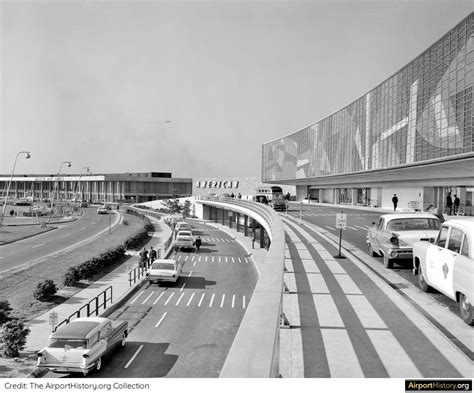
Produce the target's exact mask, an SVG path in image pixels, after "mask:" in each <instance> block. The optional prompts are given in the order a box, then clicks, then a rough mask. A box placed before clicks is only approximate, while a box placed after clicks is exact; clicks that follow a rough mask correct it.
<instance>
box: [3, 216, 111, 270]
mask: <svg viewBox="0 0 474 393" xmlns="http://www.w3.org/2000/svg"><path fill="white" fill-rule="evenodd" d="M83 212H84V214H83V215H82V216H80V217H79V219H77V220H76V221H71V222H67V223H64V224H54V226H56V227H57V229H54V230H52V231H49V232H46V233H43V234H40V235H37V236H33V237H30V238H27V239H24V240H20V241H17V242H14V243H10V244H5V245H3V246H1V247H0V273H3V272H6V271H8V270H10V269H12V268H19V267H21V265H25V264H28V263H32V262H34V261H36V260H40V259H42V258H44V257H46V256H48V255H51V254H54V253H56V252H59V251H62V250H65V249H67V248H69V247H72V246H74V245H75V244H78V243H81V242H83V241H85V240H87V239H90V238H93V237H94V236H96V235H97V234H98V233H100V232H102V231H104V230H106V229H108V227H109V219H110V223H113V222H114V220H116V219H117V215H116V214H97V211H96V209H94V208H86V209H83Z"/></svg>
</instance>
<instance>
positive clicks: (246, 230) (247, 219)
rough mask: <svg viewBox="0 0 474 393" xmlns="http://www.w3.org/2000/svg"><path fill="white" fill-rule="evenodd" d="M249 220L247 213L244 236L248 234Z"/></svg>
mask: <svg viewBox="0 0 474 393" xmlns="http://www.w3.org/2000/svg"><path fill="white" fill-rule="evenodd" d="M248 222H249V217H248V216H247V215H246V216H245V218H244V236H246V237H247V236H248Z"/></svg>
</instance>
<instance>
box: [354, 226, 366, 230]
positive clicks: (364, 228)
mask: <svg viewBox="0 0 474 393" xmlns="http://www.w3.org/2000/svg"><path fill="white" fill-rule="evenodd" d="M354 226H355V227H357V228H360V229H363V230H366V229H367V227H361V226H360V225H354Z"/></svg>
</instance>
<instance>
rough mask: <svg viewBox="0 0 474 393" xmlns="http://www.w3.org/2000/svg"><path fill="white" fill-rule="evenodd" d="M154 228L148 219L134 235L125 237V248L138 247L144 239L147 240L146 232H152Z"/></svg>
mask: <svg viewBox="0 0 474 393" xmlns="http://www.w3.org/2000/svg"><path fill="white" fill-rule="evenodd" d="M147 220H148V219H147ZM154 230H155V229H154V227H153V225H152V224H151V223H150V221H148V223H147V224H146V225H145V227H144V228H143V229H141V230H140V231H139V232H138V233H137V234H136V235H135V236H133V237H131V238H129V239H127V240H126V241H125V243H124V245H123V246H124V247H125V249H126V250H131V249H136V248H139V247H140V246H141V245H142V244H143V243H144V242H145V240H148V232H153V231H154Z"/></svg>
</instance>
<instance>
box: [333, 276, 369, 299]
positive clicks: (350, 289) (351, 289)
mask: <svg viewBox="0 0 474 393" xmlns="http://www.w3.org/2000/svg"><path fill="white" fill-rule="evenodd" d="M334 277H335V278H336V280H337V282H338V283H339V285H340V286H341V288H342V291H343V292H344V293H345V294H346V295H348V294H350V295H362V292H361V291H360V289H359V287H358V286H357V284H356V283H355V282H354V280H352V278H351V277H350V276H348V275H347V274H335V275H334Z"/></svg>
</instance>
